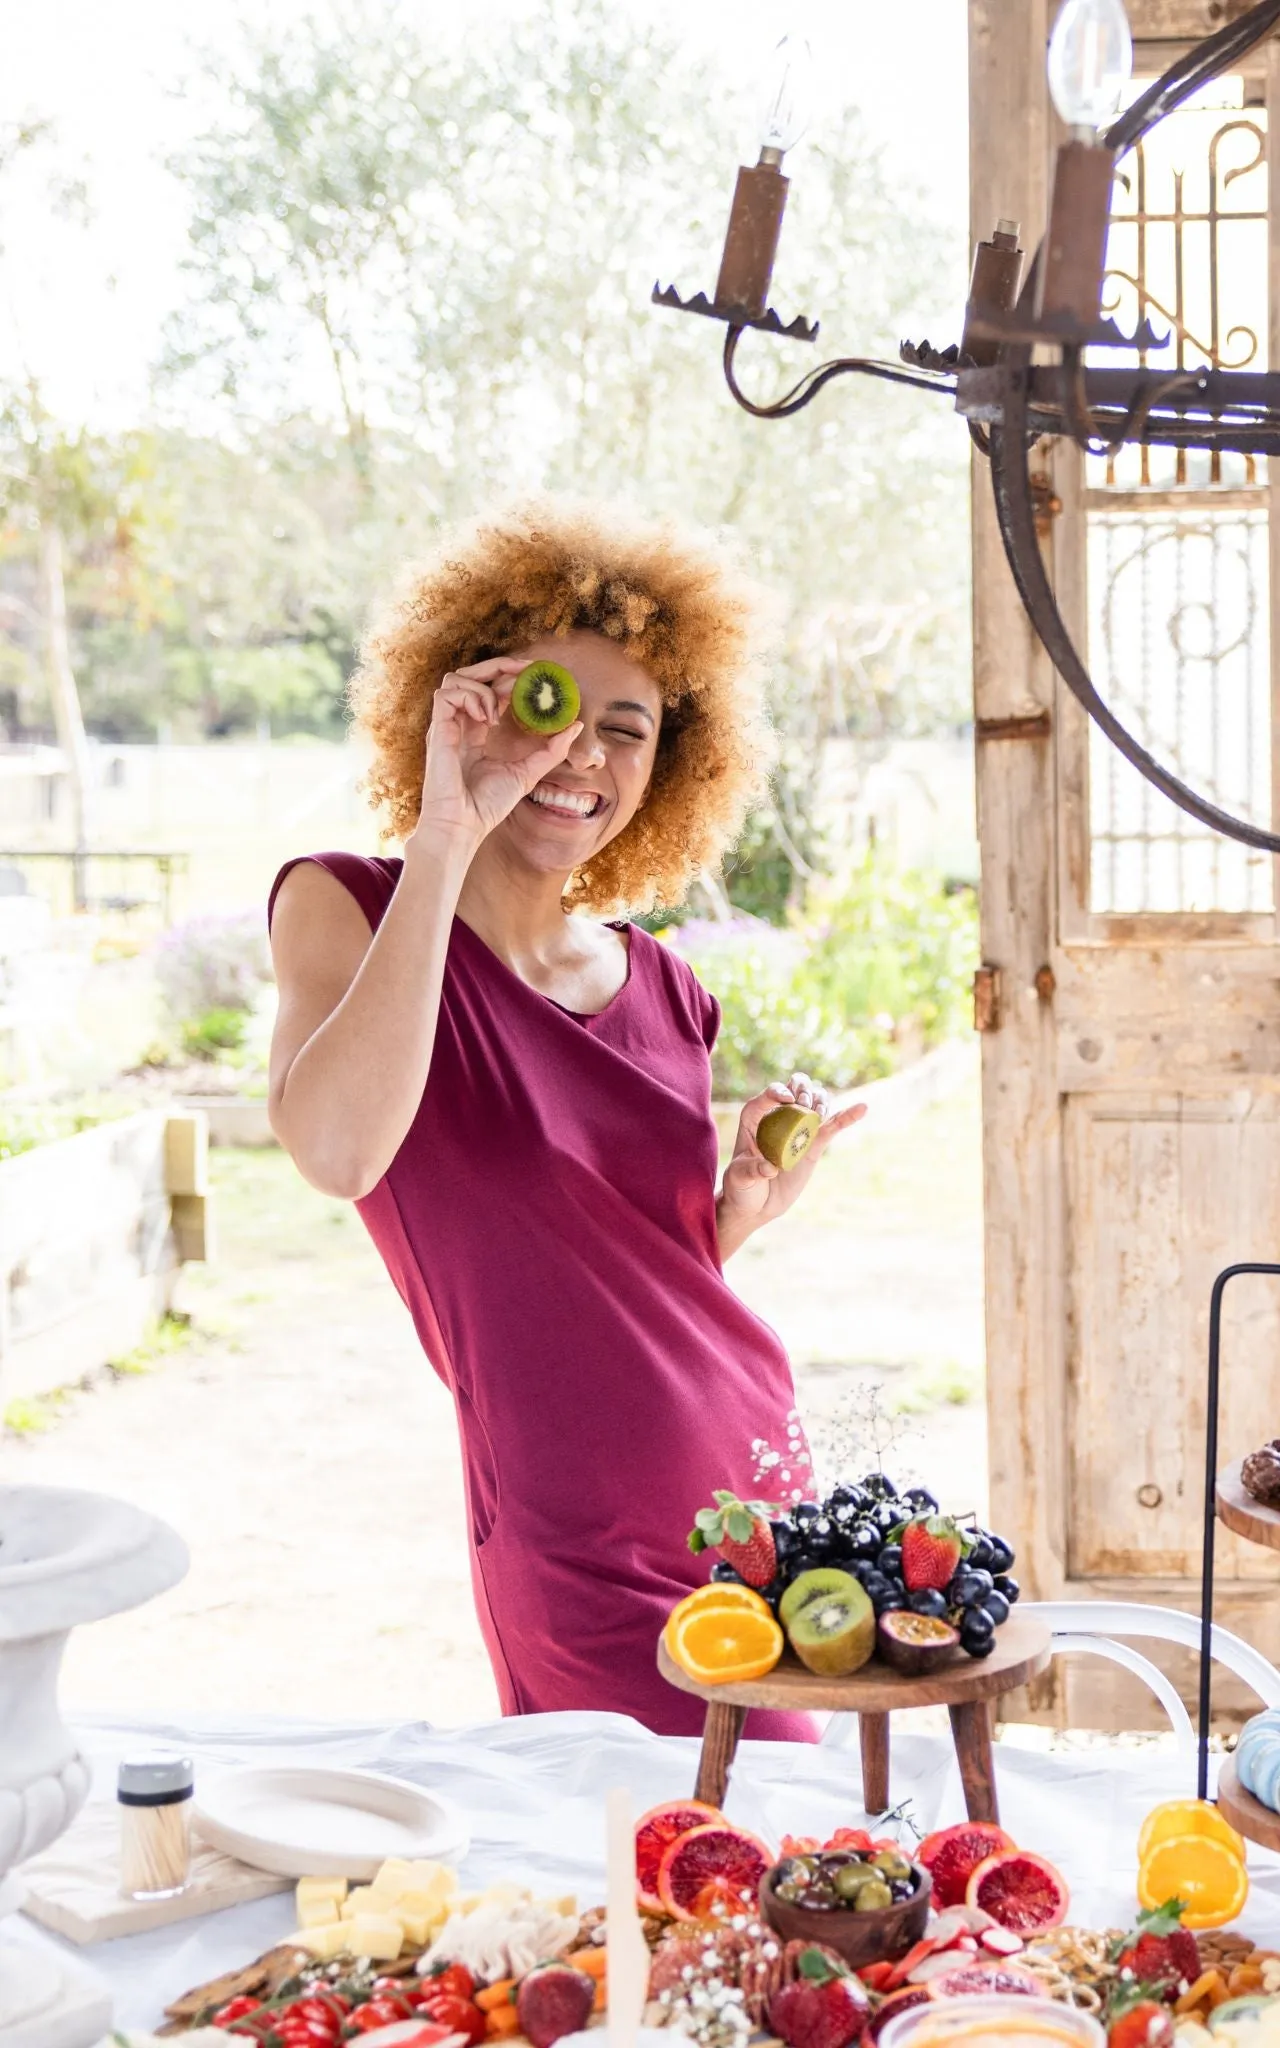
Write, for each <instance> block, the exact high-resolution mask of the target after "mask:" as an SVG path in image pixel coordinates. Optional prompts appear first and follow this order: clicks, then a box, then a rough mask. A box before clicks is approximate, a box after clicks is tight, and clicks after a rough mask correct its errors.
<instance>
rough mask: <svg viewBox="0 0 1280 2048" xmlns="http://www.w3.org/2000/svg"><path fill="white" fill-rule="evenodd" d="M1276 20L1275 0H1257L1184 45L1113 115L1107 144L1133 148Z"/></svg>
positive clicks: (1279, 2)
mask: <svg viewBox="0 0 1280 2048" xmlns="http://www.w3.org/2000/svg"><path fill="white" fill-rule="evenodd" d="M1277 22H1280V0H1259V5H1258V6H1256V7H1251V8H1250V10H1249V12H1248V13H1247V14H1243V15H1241V17H1240V19H1239V21H1233V22H1228V24H1227V26H1226V27H1225V28H1220V29H1219V30H1218V31H1217V34H1216V35H1211V36H1206V37H1205V39H1204V41H1203V42H1200V43H1197V44H1196V46H1195V48H1194V49H1192V50H1188V52H1187V54H1186V56H1185V57H1179V59H1178V61H1177V62H1176V64H1171V65H1170V66H1169V69H1168V70H1167V71H1166V72H1165V74H1164V76H1163V77H1162V78H1157V80H1156V82H1155V84H1154V85H1151V86H1148V88H1147V90H1146V92H1144V93H1143V95H1142V97H1141V98H1140V99H1137V100H1135V101H1134V103H1133V105H1132V106H1131V107H1128V108H1126V110H1125V112H1124V113H1123V114H1122V115H1121V116H1120V118H1119V120H1118V121H1114V122H1113V123H1112V125H1111V126H1110V128H1108V130H1107V132H1106V134H1105V135H1104V136H1103V137H1102V140H1103V142H1104V143H1105V145H1106V147H1107V148H1108V149H1110V150H1114V152H1115V154H1116V155H1117V156H1119V155H1120V154H1121V152H1122V151H1124V150H1126V149H1132V148H1133V145H1134V144H1135V142H1141V140H1142V138H1143V136H1144V135H1146V134H1148V133H1149V132H1150V130H1151V129H1152V128H1154V127H1155V125H1156V123H1157V121H1162V120H1163V119H1164V117H1165V115H1166V114H1171V113H1172V112H1173V111H1174V108H1175V107H1180V106H1181V105H1182V103H1183V101H1184V100H1185V99H1188V98H1189V97H1190V95H1191V94H1192V93H1193V92H1198V91H1199V89H1200V87H1201V86H1203V85H1208V84H1209V83H1210V82H1211V81H1212V80H1213V79H1215V78H1217V77H1218V76H1219V75H1220V74H1221V73H1222V72H1224V71H1226V70H1229V69H1230V67H1231V65H1232V64H1234V63H1236V62H1238V61H1239V59H1240V58H1241V57H1244V56H1246V55H1247V54H1248V52H1249V51H1250V50H1251V49H1252V48H1253V46H1254V44H1255V43H1260V42H1261V41H1262V39H1263V37H1264V36H1265V35H1266V34H1267V33H1268V31H1269V30H1271V29H1272V28H1274V27H1275V25H1276V23H1277Z"/></svg>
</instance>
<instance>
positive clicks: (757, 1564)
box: [689, 1493, 778, 1586]
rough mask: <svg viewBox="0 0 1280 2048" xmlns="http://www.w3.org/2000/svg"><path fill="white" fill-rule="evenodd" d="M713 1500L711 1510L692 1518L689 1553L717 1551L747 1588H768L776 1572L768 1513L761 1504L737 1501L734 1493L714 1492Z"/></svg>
mask: <svg viewBox="0 0 1280 2048" xmlns="http://www.w3.org/2000/svg"><path fill="white" fill-rule="evenodd" d="M715 1499H716V1504H715V1506H714V1507H713V1508H699V1509H698V1512H697V1514H696V1515H695V1516H694V1518H693V1521H694V1526H693V1529H692V1530H691V1532H690V1535H689V1548H690V1550H691V1551H692V1552H693V1553H694V1555H695V1557H696V1556H697V1554H698V1552H699V1551H702V1550H707V1549H715V1550H721V1551H723V1552H724V1556H725V1561H726V1563H728V1564H731V1565H732V1566H733V1568H734V1570H735V1571H736V1572H737V1574H738V1577H739V1578H740V1579H745V1581H746V1583H747V1585H749V1586H767V1585H769V1584H770V1583H771V1581H772V1580H773V1578H774V1576H775V1574H776V1572H777V1569H778V1553H777V1550H776V1548H775V1547H774V1541H773V1530H772V1529H771V1528H770V1527H769V1515H770V1513H771V1510H770V1509H769V1508H768V1507H766V1506H765V1504H764V1502H763V1501H758V1500H747V1501H743V1500H739V1499H738V1496H737V1494H736V1493H717V1495H716V1497H715Z"/></svg>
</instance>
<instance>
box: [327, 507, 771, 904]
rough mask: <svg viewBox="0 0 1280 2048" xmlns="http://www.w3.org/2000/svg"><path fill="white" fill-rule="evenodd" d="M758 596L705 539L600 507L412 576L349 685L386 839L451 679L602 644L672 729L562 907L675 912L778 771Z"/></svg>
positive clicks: (506, 526) (397, 823)
mask: <svg viewBox="0 0 1280 2048" xmlns="http://www.w3.org/2000/svg"><path fill="white" fill-rule="evenodd" d="M759 616H760V613H759V605H758V601H757V598H756V594H755V593H754V592H753V591H752V589H751V588H750V587H749V586H748V585H747V584H746V583H745V582H743V581H742V580H741V579H740V578H739V577H738V576H737V574H736V573H735V572H734V571H733V570H732V569H731V567H730V565H729V563H728V561H727V560H726V559H725V557H724V556H723V555H722V554H721V553H720V552H719V550H718V549H716V548H714V547H713V546H712V545H711V544H710V543H709V542H708V541H707V540H706V539H705V538H702V537H699V538H697V539H694V538H693V537H691V536H689V535H687V534H684V533H681V532H679V531H678V530H677V529H676V528H675V527H674V526H672V525H670V524H665V525H662V526H627V525H624V524H622V523H621V522H620V521H618V520H616V519H615V517H614V516H613V515H612V514H611V513H608V512H606V511H604V510H602V509H601V508H599V507H569V506H563V505H555V506H538V507H536V508H534V509H532V510H528V511H522V512H516V513H511V514H507V515H504V516H502V517H499V518H497V519H493V520H489V521H486V522H484V523H483V524H480V525H478V526H476V527H475V528H474V529H473V530H472V531H471V532H470V533H469V534H468V535H466V536H465V537H464V538H463V539H462V540H461V541H459V540H458V539H456V538H455V539H454V541H453V542H452V544H451V545H450V546H449V547H448V549H447V550H446V551H445V552H442V553H441V554H440V555H439V556H438V557H437V558H436V559H435V560H434V561H433V562H431V563H429V564H428V565H427V566H425V567H422V568H419V569H417V570H416V571H415V572H414V573H413V575H412V576H411V578H410V580H409V583H408V586H407V588H406V590H405V591H404V593H403V594H402V595H401V597H400V598H399V600H398V601H397V602H396V604H395V605H394V607H393V609H392V610H391V612H390V614H389V615H388V616H387V617H386V618H384V619H383V620H381V621H379V622H378V623H377V624H376V625H375V627H374V629H373V630H372V631H371V633H370V634H369V636H368V638H367V640H366V642H365V645H364V647H363V649H362V651H361V659H360V664H359V667H358V668H357V670H356V673H355V675H354V676H353V677H352V680H351V690H350V695H351V703H352V706H353V709H354V712H355V717H356V723H357V725H358V726H359V727H360V728H361V729H362V730H363V731H364V732H366V733H367V734H368V735H369V737H370V738H371V740H372V742H373V746H374V763H373V768H372V770H371V772H370V775H369V777H368V781H367V784H366V787H367V788H368V790H369V792H370V796H371V800H372V802H373V804H374V805H375V806H378V807H382V806H385V809H386V812H387V827H386V836H387V837H388V838H390V837H396V838H404V837H405V835H406V834H407V833H409V832H410V831H411V830H412V829H413V826H414V824H415V823H416V822H417V817H418V811H419V807H420V803H421V796H422V768H423V758H424V752H425V747H426V732H427V726H428V724H429V722H430V718H431V705H432V700H433V697H434V695H435V691H436V688H437V687H438V685H439V683H440V681H441V679H442V677H443V676H444V675H445V674H446V673H448V672H449V671H450V670H456V669H460V668H465V667H468V666H469V665H470V664H471V663H473V662H477V661H485V660H487V659H489V657H491V656H493V655H497V654H509V653H512V652H513V651H515V650H517V649H520V648H523V647H527V646H530V645H531V644H532V643H533V642H534V641H536V640H540V639H543V638H545V637H547V636H549V635H560V634H565V633H570V632H573V631H575V630H579V631H582V630H586V631H591V632H596V633H604V634H607V635H608V637H609V638H610V639H611V640H613V641H615V642H616V643H617V645H618V646H619V647H621V648H622V649H623V651H624V652H625V653H626V654H627V655H628V656H629V657H630V658H631V660H633V661H634V662H636V663H637V664H638V665H639V666H640V667H641V668H643V669H644V670H645V671H646V673H647V674H648V675H649V676H650V677H651V678H652V679H653V681H654V683H656V685H657V687H658V690H659V692H660V693H661V697H662V705H663V712H662V723H661V728H660V731H659V736H658V751H657V757H656V760H655V762H654V770H653V779H652V783H651V785H650V791H649V796H648V799H647V801H646V803H645V804H644V806H643V808H642V809H641V810H639V811H637V812H636V815H635V816H634V817H633V818H632V819H631V820H630V822H629V823H628V824H627V825H626V826H625V827H624V828H623V830H622V831H621V832H620V833H619V834H618V836H617V838H616V839H613V840H611V841H610V842H609V843H608V845H606V846H604V847H602V848H601V850H600V852H599V853H597V854H596V855H594V856H593V858H592V859H591V860H589V861H588V862H586V863H585V864H584V866H583V867H581V868H580V869H578V870H577V871H576V872H575V874H574V876H573V877H572V880H571V882H570V884H569V887H568V889H567V890H566V902H567V904H568V906H569V907H572V908H582V909H585V910H591V911H596V912H600V911H604V910H610V909H615V908H623V907H625V908H628V909H632V910H637V911H644V910H650V909H653V908H655V907H656V906H659V905H661V906H664V907H667V908H670V907H672V906H674V905H675V904H677V903H679V902H680V901H681V899H682V898H683V896H684V894H685V892H686V890H687V889H688V887H689V884H690V882H691V881H692V879H693V877H694V876H695V875H696V874H697V873H698V871H699V870H700V869H703V868H707V867H711V866H713V865H714V864H716V863H718V861H719V860H720V857H721V855H722V854H723V853H724V851H725V849H726V848H727V847H728V846H729V845H731V844H732V842H733V841H734V839H736V837H737V835H738V833H739V831H740V830H741V828H742V823H743V820H744V818H745V816H746V813H747V810H748V808H749V806H750V805H751V803H752V801H753V800H754V799H755V798H756V797H757V796H758V795H759V793H760V791H761V790H762V788H763V786H764V782H765V778H766V775H767V770H768V762H769V746H768V729H767V726H766V723H765V720H764V715H763V710H762V703H761V693H760V688H759V680H758V675H757V673H756V670H757V662H756V659H755V651H756V640H757V622H758V620H759Z"/></svg>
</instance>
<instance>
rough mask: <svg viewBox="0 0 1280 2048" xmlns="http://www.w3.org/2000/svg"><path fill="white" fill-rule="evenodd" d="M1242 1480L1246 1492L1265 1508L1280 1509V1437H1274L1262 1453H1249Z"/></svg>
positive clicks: (1241, 1473)
mask: <svg viewBox="0 0 1280 2048" xmlns="http://www.w3.org/2000/svg"><path fill="white" fill-rule="evenodd" d="M1240 1478H1241V1481H1242V1482H1243V1485H1244V1490H1245V1492H1246V1493H1251V1494H1252V1495H1253V1497H1254V1499H1255V1500H1260V1501H1261V1502H1262V1504H1263V1506H1264V1507H1268V1508H1280V1437H1274V1438H1273V1439H1272V1441H1271V1442H1270V1443H1269V1444H1264V1445H1263V1446H1262V1449H1261V1450H1260V1451H1251V1452H1250V1453H1249V1456H1248V1457H1247V1458H1246V1459H1245V1461H1244V1464H1243V1465H1242V1466H1241V1468H1240Z"/></svg>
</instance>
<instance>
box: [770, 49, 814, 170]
mask: <svg viewBox="0 0 1280 2048" xmlns="http://www.w3.org/2000/svg"><path fill="white" fill-rule="evenodd" d="M812 96H813V53H812V51H811V50H810V48H809V45H808V43H807V42H806V41H805V40H804V37H803V36H784V37H783V38H782V41H781V42H780V43H779V44H778V47H777V49H776V50H775V51H774V53H773V55H772V57H771V58H770V60H769V67H768V70H767V72H766V74H765V79H764V87H763V91H762V92H761V95H760V147H761V149H762V150H768V151H770V152H771V153H776V154H777V155H778V156H782V155H783V154H784V153H785V152H786V151H787V150H789V149H794V148H795V146H796V144H797V142H799V140H800V137H801V136H802V135H803V134H804V132H805V129H806V128H807V127H808V126H809V113H810V104H811V101H812Z"/></svg>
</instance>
